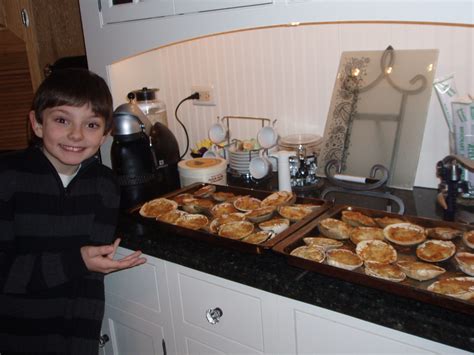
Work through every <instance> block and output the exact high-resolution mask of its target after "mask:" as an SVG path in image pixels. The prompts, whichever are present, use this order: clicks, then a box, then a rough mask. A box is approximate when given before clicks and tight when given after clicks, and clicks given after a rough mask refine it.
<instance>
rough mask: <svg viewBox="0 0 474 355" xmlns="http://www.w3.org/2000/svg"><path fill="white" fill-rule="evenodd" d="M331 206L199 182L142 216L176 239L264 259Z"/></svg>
mask: <svg viewBox="0 0 474 355" xmlns="http://www.w3.org/2000/svg"><path fill="white" fill-rule="evenodd" d="M330 207H331V203H330V202H327V201H324V200H320V199H314V198H303V197H297V196H296V195H294V194H293V193H291V192H286V191H279V192H268V191H261V190H253V189H246V188H239V187H231V186H221V185H213V184H204V183H196V184H193V185H190V186H188V187H185V188H183V189H180V190H177V191H175V192H172V193H170V194H167V195H164V196H163V197H160V198H156V199H153V200H151V201H148V202H146V203H144V204H143V205H142V206H141V207H140V209H139V211H138V213H139V214H140V216H141V218H144V219H146V220H149V221H151V222H152V223H154V224H156V225H157V226H159V227H160V228H164V229H166V230H168V231H171V232H174V233H176V234H179V235H184V236H187V237H191V238H194V239H198V240H202V241H205V242H210V243H214V244H218V245H221V246H225V247H231V248H234V249H237V250H240V251H244V252H251V253H257V254H260V253H262V252H263V251H264V250H268V249H270V248H271V247H272V246H274V245H275V244H276V243H278V242H279V241H281V240H283V239H284V238H286V237H287V236H288V235H290V234H291V233H293V232H294V231H296V230H297V229H298V228H300V227H301V226H303V225H304V224H306V223H308V222H309V221H310V220H312V219H314V218H316V217H318V216H319V215H321V214H322V213H324V212H325V211H327V210H328V209H329V208H330Z"/></svg>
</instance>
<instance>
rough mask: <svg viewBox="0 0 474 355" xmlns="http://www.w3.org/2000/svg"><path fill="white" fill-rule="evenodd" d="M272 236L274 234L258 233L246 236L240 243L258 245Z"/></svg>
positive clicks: (268, 232)
mask: <svg viewBox="0 0 474 355" xmlns="http://www.w3.org/2000/svg"><path fill="white" fill-rule="evenodd" d="M274 236H275V233H273V232H272V231H258V232H255V233H252V234H250V235H248V236H247V237H245V238H244V239H242V241H243V242H246V243H250V244H260V243H263V242H265V241H267V240H270V239H272V238H273V237H274Z"/></svg>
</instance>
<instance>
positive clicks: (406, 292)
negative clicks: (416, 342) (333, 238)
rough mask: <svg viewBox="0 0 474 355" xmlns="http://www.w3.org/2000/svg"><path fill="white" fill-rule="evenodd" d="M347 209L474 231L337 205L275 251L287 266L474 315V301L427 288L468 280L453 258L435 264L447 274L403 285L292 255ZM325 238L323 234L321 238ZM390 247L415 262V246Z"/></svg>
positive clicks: (459, 246) (460, 246)
mask: <svg viewBox="0 0 474 355" xmlns="http://www.w3.org/2000/svg"><path fill="white" fill-rule="evenodd" d="M345 210H352V211H358V212H361V213H363V214H365V215H367V216H369V217H373V218H378V217H384V216H389V217H395V218H399V219H402V220H405V221H407V222H411V223H414V224H418V225H420V226H422V227H425V228H433V227H451V228H455V229H458V230H462V231H466V230H470V229H473V228H472V226H469V225H467V224H460V223H453V222H445V221H438V220H434V219H428V218H421V217H412V216H401V215H398V214H394V213H388V212H384V211H379V210H372V209H366V208H359V207H352V206H348V205H335V206H334V207H333V208H331V209H330V210H328V211H326V212H325V213H324V214H322V215H320V216H319V217H318V218H316V219H314V220H312V221H311V222H309V223H307V224H305V225H304V226H303V227H302V228H300V229H298V230H297V231H296V232H295V233H293V234H292V235H291V236H289V237H288V238H286V239H284V240H282V241H281V242H279V243H278V244H276V245H275V246H274V247H273V248H272V250H273V251H274V252H276V253H279V254H283V255H284V256H285V257H286V259H287V262H288V264H290V265H293V266H296V267H299V268H301V269H305V270H309V271H314V272H317V273H320V274H324V275H328V276H332V277H336V278H340V279H343V280H345V281H349V282H352V283H356V284H360V285H364V286H368V287H372V288H376V289H380V290H383V291H385V292H389V293H394V294H397V295H400V296H404V297H408V298H412V299H416V300H419V301H423V302H426V303H431V304H434V305H437V306H440V307H444V308H449V309H451V310H455V311H458V312H462V313H466V314H469V315H474V300H472V299H471V300H470V301H464V300H461V299H458V298H454V297H450V296H445V295H442V294H438V293H435V292H432V291H428V290H427V289H426V288H427V287H428V286H429V285H430V284H431V283H433V282H435V281H438V280H441V279H445V278H448V277H459V276H461V277H467V276H469V275H466V274H465V273H463V272H462V271H461V270H459V269H458V267H457V265H456V261H455V259H454V256H452V257H451V258H450V259H448V260H446V261H443V262H438V263H434V264H435V265H438V266H441V267H443V268H444V269H446V272H445V273H444V274H442V275H440V276H438V277H437V278H434V279H431V280H427V281H421V282H420V281H416V280H412V279H410V278H408V277H407V278H406V279H405V280H404V281H402V282H393V281H388V280H383V279H378V278H375V277H371V276H368V275H366V274H365V273H364V270H363V267H359V268H357V269H355V270H352V271H350V270H345V269H341V268H337V267H334V266H331V265H328V264H327V263H326V261H324V262H323V263H318V262H315V261H311V260H307V259H303V258H299V257H296V256H293V255H290V253H291V251H292V250H293V249H295V248H297V247H299V246H302V245H304V244H305V243H304V241H303V238H304V237H309V236H312V237H317V236H319V235H320V233H319V229H318V227H317V225H318V223H319V222H320V221H321V220H323V219H324V218H328V217H331V218H336V219H339V220H340V219H341V215H342V211H345ZM321 236H323V235H321ZM343 242H344V245H343V246H342V248H344V249H349V250H351V251H353V252H355V245H354V244H353V243H352V242H351V241H350V240H344V241H343ZM386 242H387V243H389V244H390V245H392V246H393V247H394V248H395V249H396V250H397V253H398V255H399V258H398V260H400V259H404V260H407V259H412V260H415V259H416V258H417V257H416V254H415V250H416V246H414V247H406V246H405V247H402V246H398V245H395V244H393V243H390V242H388V241H386ZM452 242H453V243H454V244H455V245H456V252H458V251H468V252H469V251H470V252H472V250H469V248H468V247H467V246H466V245H465V244H464V242H463V241H462V238H460V237H457V238H455V239H454V240H452Z"/></svg>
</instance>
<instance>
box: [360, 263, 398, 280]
mask: <svg viewBox="0 0 474 355" xmlns="http://www.w3.org/2000/svg"><path fill="white" fill-rule="evenodd" d="M364 266H365V267H364V268H365V274H366V275H369V276H373V277H377V278H379V279H384V280H388V281H393V282H401V281H403V280H405V278H406V275H405V273H404V272H403V271H402V270H401V269H400V268H399V267H398V265H396V264H380V263H377V262H372V261H367V262H365V263H364Z"/></svg>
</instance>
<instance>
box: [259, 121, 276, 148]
mask: <svg viewBox="0 0 474 355" xmlns="http://www.w3.org/2000/svg"><path fill="white" fill-rule="evenodd" d="M257 141H258V144H260V146H261V147H262V148H264V149H269V148H272V147H274V146H275V145H276V144H277V141H278V133H277V131H276V130H275V129H274V128H273V127H271V126H266V127H262V128H261V129H260V130H259V131H258V133H257Z"/></svg>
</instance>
